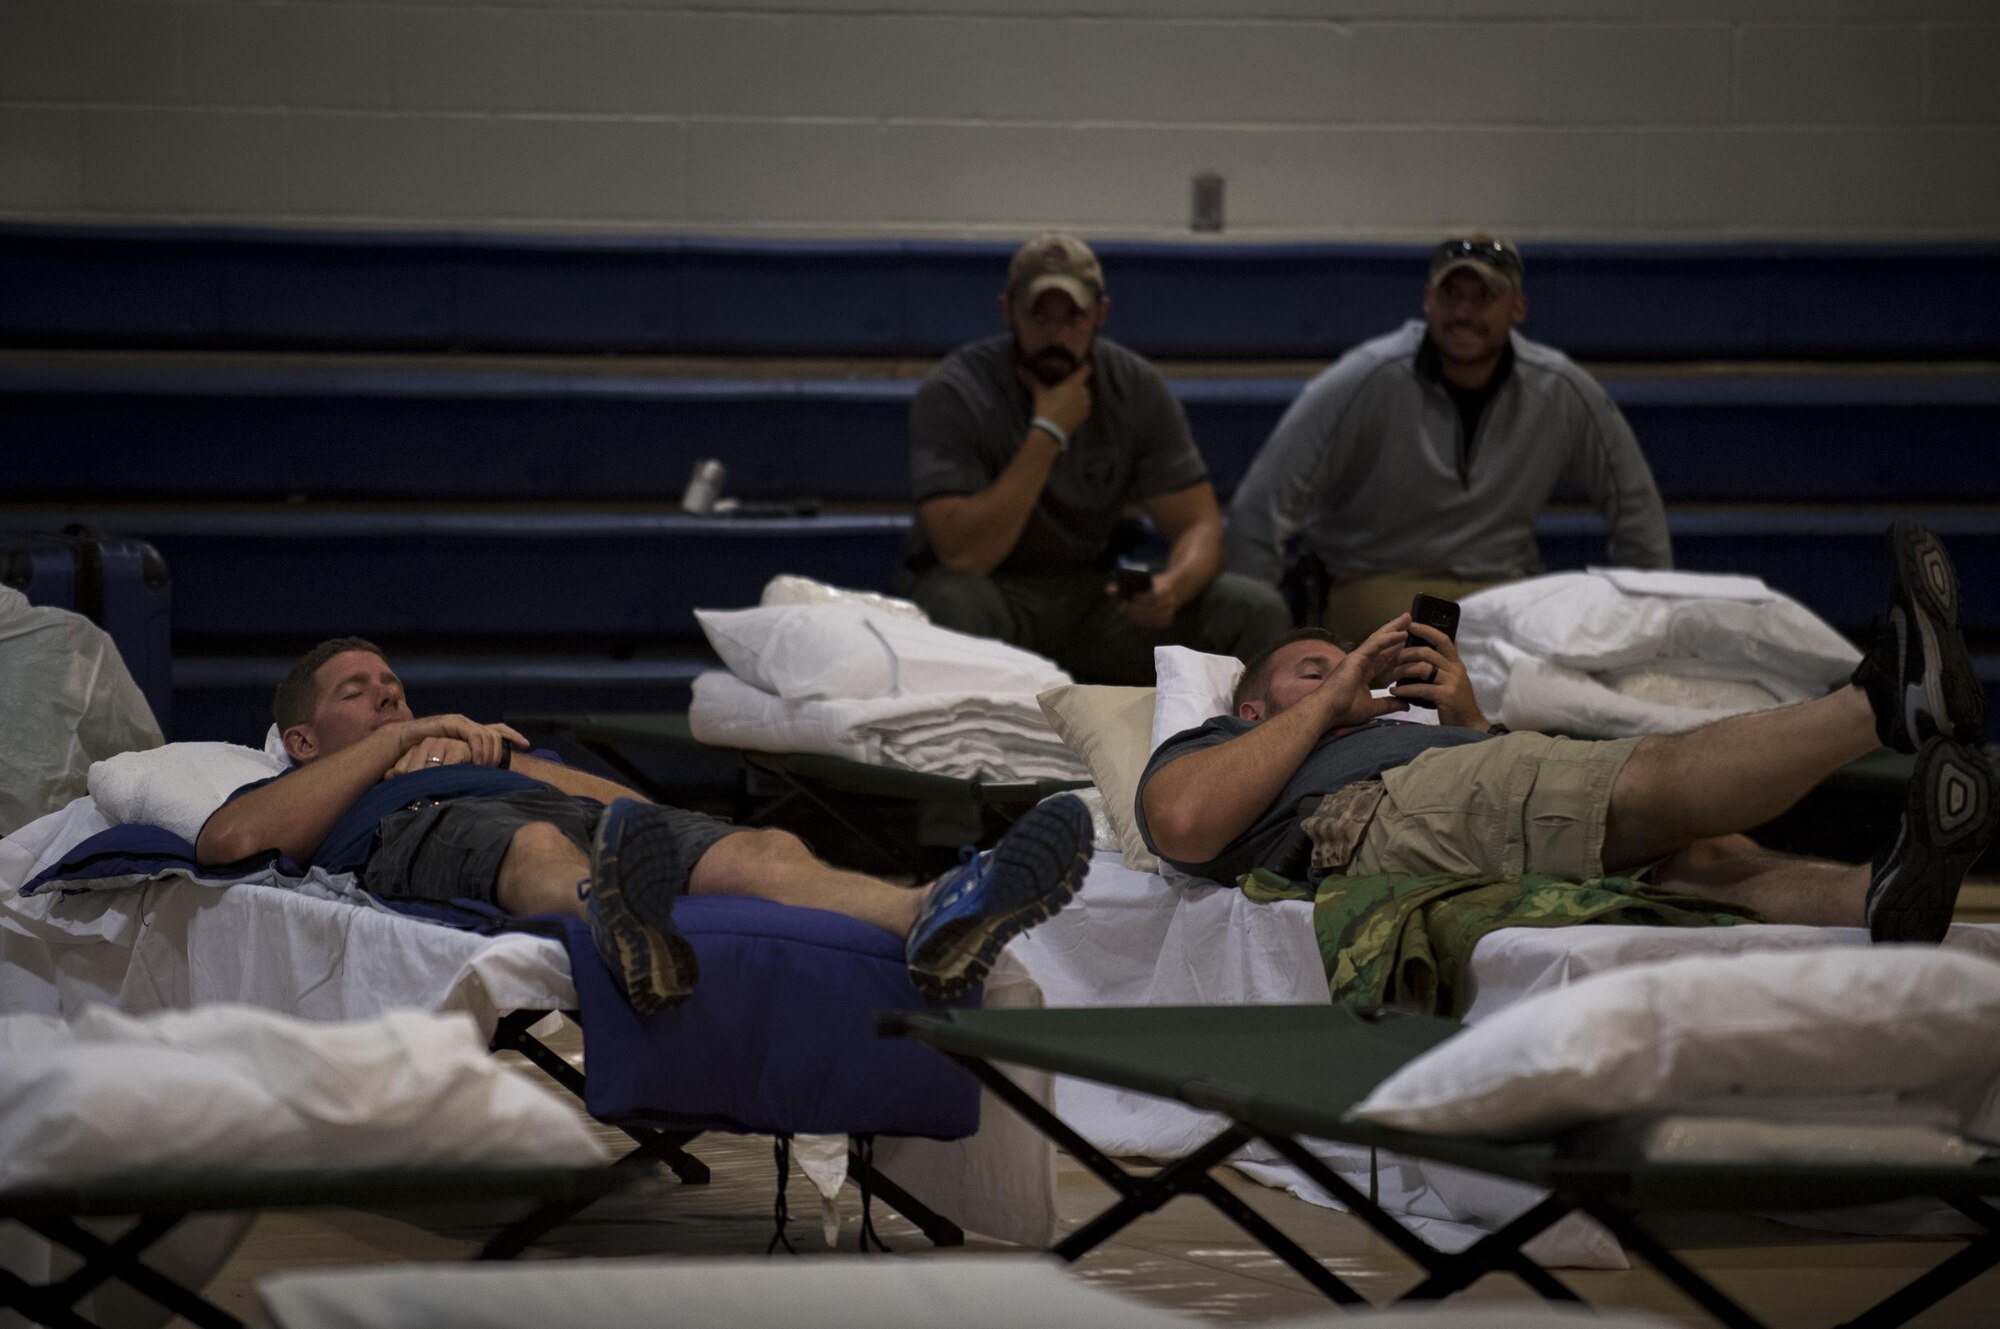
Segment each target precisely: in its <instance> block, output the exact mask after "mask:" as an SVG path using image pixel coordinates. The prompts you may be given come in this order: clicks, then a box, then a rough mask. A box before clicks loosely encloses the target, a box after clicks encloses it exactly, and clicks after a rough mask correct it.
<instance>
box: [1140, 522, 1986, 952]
mask: <svg viewBox="0 0 2000 1329" xmlns="http://www.w3.org/2000/svg"><path fill="white" fill-rule="evenodd" d="M1889 561H1890V567H1891V579H1892V600H1891V604H1890V608H1889V620H1890V622H1891V623H1892V624H1893V626H1894V631H1893V632H1892V633H1889V634H1886V635H1885V636H1884V637H1883V639H1882V640H1881V641H1880V642H1878V643H1877V644H1876V645H1875V646H1874V647H1873V648H1872V649H1871V650H1870V651H1869V652H1868V654H1867V655H1866V656H1864V657H1863V659H1862V661H1861V664H1860V666H1859V667H1858V668H1857V669H1856V670H1855V671H1854V676H1853V680H1852V682H1851V683H1849V684H1848V685H1847V686H1846V687H1843V688H1841V689H1839V690H1838V691H1836V692H1832V693H1830V694H1828V695H1827V696H1824V697H1819V698H1815V699H1814V700H1811V701H1806V702H1801V703H1799V704H1797V705H1795V706H1786V707H1781V708H1779V709H1776V710H1770V711H1760V712H1755V713H1752V714H1749V715H1738V716H1732V717H1730V718H1728V719H1724V720H1718V721H1716V722H1715V723H1713V724H1709V725H1705V726H1703V727H1701V728H1699V729H1694V730H1691V731H1689V732H1687V733H1684V734H1671V735H1649V736H1646V737H1643V738H1633V739H1617V740H1612V741H1607V742H1585V741H1581V740H1576V739H1567V738H1558V737H1553V736H1550V735H1545V734H1529V733H1521V734H1510V733H1506V732H1505V730H1504V729H1502V728H1501V727H1499V726H1496V725H1493V724H1491V723H1489V722H1488V721H1487V719H1486V717H1485V716H1483V715H1481V714H1480V712H1479V707H1478V703H1477V702H1476V701H1475V700H1474V698H1473V693H1472V685H1471V682H1470V681H1469V679H1468V678H1467V676H1466V672H1465V668H1464V666H1463V665H1461V664H1460V663H1459V658H1458V651H1457V648H1456V647H1455V646H1454V645H1453V643H1452V641H1451V640H1450V638H1448V637H1447V636H1445V634H1443V633H1442V632H1439V631H1438V630H1436V629H1435V628H1431V627H1428V626H1426V625H1424V624H1421V623H1412V622H1410V619H1409V615H1407V614H1405V615H1403V616H1401V617H1399V618H1396V619H1395V620H1393V621H1392V622H1390V623H1388V624H1387V625H1385V626H1384V627H1382V628H1381V629H1380V630H1378V631H1377V632H1375V633H1374V634H1373V635H1372V636H1370V637H1369V638H1368V639H1367V640H1366V641H1365V642H1363V643H1362V644H1361V645H1360V646H1358V647H1356V648H1355V649H1354V650H1353V651H1351V652H1347V653H1343V652H1342V651H1341V650H1340V649H1339V648H1338V647H1336V646H1334V645H1333V644H1332V642H1331V640H1330V638H1329V636H1328V634H1327V633H1325V632H1322V631H1320V630H1318V629H1303V630H1301V631H1300V632H1299V633H1295V634H1294V636H1293V638H1292V639H1291V640H1290V641H1287V642H1286V643H1284V644H1282V645H1280V646H1278V647H1276V648H1274V649H1273V650H1272V651H1270V652H1268V653H1266V654H1265V655H1264V656H1263V657H1262V658H1260V659H1259V660H1258V661H1256V662H1255V663H1253V664H1252V665H1251V666H1250V667H1249V668H1248V669H1247V670H1246V671H1245V672H1244V675H1243V679H1242V681H1241V683H1239V684H1238V686H1237V690H1236V695H1235V698H1234V700H1235V704H1236V714H1234V715H1226V716H1218V717H1216V718H1215V719H1212V720H1210V721H1208V722H1207V723H1206V724H1203V725H1201V726H1199V727H1198V728H1195V729H1191V730H1188V731H1186V732H1185V733H1182V734H1178V735H1176V736H1175V737H1174V738H1172V739H1169V740H1168V741H1167V742H1166V743H1165V744H1163V745H1162V746H1161V747H1160V749H1159V750H1158V751H1157V752H1155V753H1154V754H1153V758H1152V761H1151V762H1150V764H1149V765H1148V766H1147V768H1146V773H1145V776H1144V777H1143V778H1142V780H1141V783H1140V787H1139V795H1138V799H1137V803H1138V808H1137V812H1138V820H1139V826H1140V828H1141V830H1142V832H1143V833H1144V835H1145V838H1146V843H1147V844H1149V845H1150V846H1152V847H1153V849H1154V851H1155V852H1156V853H1158V854H1159V855H1160V857H1161V858H1163V859H1166V860H1168V861H1169V862H1172V863H1174V864H1175V865H1177V866H1179V867H1180V868H1182V869H1183V870H1184V871H1187V872H1189V873H1192V874H1194V875H1196V876H1200V877H1207V878H1210V879H1212V880H1217V881H1225V882H1227V881H1235V880H1236V879H1237V878H1239V877H1240V876H1242V875H1244V874H1246V873H1249V872H1252V871H1253V870H1255V869H1258V868H1267V869H1269V870H1271V871H1273V872H1275V873H1277V874H1279V875H1281V876H1285V877H1290V878H1293V879H1306V878H1308V877H1310V878H1312V879H1321V878H1324V877H1327V876H1341V875H1343V874H1345V875H1347V876H1350V877H1360V876H1369V875H1373V874H1377V873H1381V874H1389V875H1394V876H1422V875H1429V874H1450V875H1464V876H1513V875H1519V874H1523V873H1540V874H1546V875H1548V876H1551V877H1557V878H1562V879H1566V880H1569V881H1576V882H1583V881H1594V880H1596V879H1598V878H1602V877H1604V876H1605V875H1606V874H1607V873H1621V874H1625V875H1628V876H1632V877H1638V876H1641V875H1649V876H1650V879H1651V881H1652V882H1653V883H1654V884H1656V885H1657V886H1658V887H1660V888H1663V889H1666V890H1672V891H1677V892H1679V893H1682V894H1687V895H1698V896H1702V897H1705V898H1709V899H1715V900H1721V901H1725V902H1727V903H1729V904H1731V905H1735V906H1740V907H1742V908H1746V909H1748V910H1751V911H1753V912H1754V913H1756V914H1757V915H1759V916H1760V917H1762V918H1763V919H1764V920H1765V921H1767V922H1773V923H1806V924H1817V925H1823V926H1858V925H1861V924H1863V923H1864V922H1865V923H1866V925H1867V927H1868V929H1869V931H1870V933H1871V935H1872V936H1873V937H1874V939H1875V940H1877V941H1928V942H1935V941H1938V940H1940V939H1941V938H1942V937H1943V936H1944V933H1945V930H1946V928H1947V927H1949V925H1950V922H1951V912H1952V906H1953V903H1954V902H1955V900H1956V899H1957V896H1958V887H1959V882H1960V880H1961V879H1962V878H1963V877H1964V875H1965V873H1966V871H1967V870H1968V869H1969V868H1970V867H1971V865H1972V863H1973V862H1974V861H1975V860H1976V859H1977V858H1978V857H1979V854H1980V852H1981V851H1982V850H1983V849H1984V848H1985V846H1986V844H1987V842H1988V840H1989V839H1991V837H1992V835H1993V831H1994V826H1995V820H1996V810H1995V800H1994V796H1993V793H1994V791H1993V785H1994V774H1993V770H1992V767H1991V766H1990V765H1989V764H1988V762H1987V761H1986V759H1985V758H1984V756H1983V755H1982V754H1981V753H1979V752H1978V751H1977V750H1976V749H1975V748H1974V747H1973V746H1971V745H1973V744H1977V743H1979V742H1980V741H1982V739H1983V738H1984V735H1985V730H1986V706H1985V698H1984V695H1983V693H1982V692H1981V690H1980V686H1979V680H1978V678H1977V676H1976V675H1975V674H1974V672H1973V667H1972V660H1971V657H1970V656H1969V655H1968V653H1967V651H1966V648H1965V642H1964V639H1963V638H1962V637H1961V636H1960V634H1959V631H1958V627H1957V619H1958V580H1957V575H1956V573H1955V572H1954V571H1953V569H1952V565H1951V561H1950V558H1949V557H1948V556H1947V555H1946V553H1945V550H1944V546H1943V545H1942V544H1940V543H1939V542H1938V540H1937V537H1936V536H1934V535H1932V534H1931V533H1930V532H1929V531H1927V530H1925V529H1924V528H1923V527H1922V526H1920V525H1918V524H1917V523H1915V522H1912V521H1898V522H1896V523H1895V524H1894V526H1893V527H1891V529H1890V532H1889ZM1406 634H1414V635H1415V636H1416V637H1418V638H1421V639H1422V641H1424V642H1426V643H1428V644H1427V645H1411V646H1406V645H1405V640H1406ZM1384 670H1386V671H1387V672H1388V673H1389V675H1390V676H1391V677H1392V678H1393V679H1394V680H1396V682H1395V688H1396V692H1397V695H1398V696H1401V697H1403V698H1404V699H1405V700H1404V701H1395V700H1390V699H1386V698H1375V697H1371V696H1370V695H1369V684H1370V680H1371V679H1372V678H1373V677H1374V676H1375V675H1376V674H1377V673H1378V672H1379V671H1384ZM1412 698H1414V699H1419V700H1423V701H1429V702H1433V703H1435V704H1436V706H1437V709H1438V718H1439V721H1440V723H1439V724H1437V725H1415V724H1397V723H1390V722H1384V721H1382V720H1380V719H1379V718H1378V717H1380V716H1382V715H1384V714H1386V713H1388V712H1390V711H1393V710H1397V709H1399V708H1401V707H1402V706H1404V705H1405V704H1406V703H1407V700H1408V699H1412ZM1878 739H1879V740H1880V741H1881V742H1882V743H1884V744H1886V745H1888V746H1889V747H1892V748H1894V749H1896V750H1897V751H1900V752H1914V753H1916V754H1917V762H1916V770H1915V774H1914V776H1913V778H1912V780H1911V784H1910V788H1909V792H1908V794H1907V795H1906V800H1905V806H1904V811H1903V815H1902V819H1901V823H1900V825H1899V826H1898V828H1897V831H1896V834H1895V837H1894V838H1893V839H1892V840H1891V841H1890V842H1889V843H1888V844H1887V845H1885V846H1883V848H1882V850H1881V851H1880V852H1879V853H1878V854H1877V855H1876V857H1875V861H1874V863H1873V865H1872V868H1871V867H1862V866H1850V865H1847V864H1840V863H1832V862H1827V861H1821V860H1815V859H1808V858H1798V857H1792V856H1789V855H1783V854H1778V853H1775V852H1771V851H1768V850H1765V849H1761V848H1759V847H1758V846H1757V845H1755V844H1754V843H1753V842H1751V841H1750V840H1749V839H1748V838H1747V837H1745V836H1744V835H1742V834H1741V832H1743V831H1746V830H1748V829H1749V828H1751V827H1754V826H1758V825H1761V824H1763V823H1764V822H1767V821H1769V820H1770V819H1771V818H1773V817H1775V816H1777V815H1778V814H1780V813H1782V812H1784V811H1785V810H1786V809H1788V808H1790V807H1791V806H1792V805H1793V804H1794V803H1796V802H1798V801H1799V800H1800V799H1801V798H1803V797H1804V796H1805V795H1806V794H1807V793H1808V792H1809V791H1810V790H1811V789H1812V788H1813V787H1814V786H1815V785H1817V784H1818V783H1819V782H1820V781H1821V780H1823V779H1824V778H1826V777H1827V776H1828V775H1830V774H1832V773H1833V772H1834V771H1835V770H1838V769H1839V768H1840V767H1841V766H1843V765H1845V764H1846V763H1847V762H1850V761H1852V760H1854V759H1855V758H1857V757H1859V756H1861V755H1863V754H1864V753H1867V752H1869V751H1871V750H1873V749H1874V747H1875V745H1876V742H1877V740H1878Z"/></svg>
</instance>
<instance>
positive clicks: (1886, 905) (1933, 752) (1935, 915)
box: [1868, 738, 2000, 943]
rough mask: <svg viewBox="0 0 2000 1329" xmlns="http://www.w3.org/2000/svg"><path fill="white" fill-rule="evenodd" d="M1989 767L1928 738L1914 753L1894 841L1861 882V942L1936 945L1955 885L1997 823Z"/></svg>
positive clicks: (1972, 753)
mask: <svg viewBox="0 0 2000 1329" xmlns="http://www.w3.org/2000/svg"><path fill="white" fill-rule="evenodd" d="M1994 784H1995V777H1994V771H1993V764H1992V763H1991V762H1989V761H1988V760H1987V759H1986V755H1985V754H1984V753H1982V752H1980V751H1979V750H1978V749H1977V748H1972V747H1967V746H1966V745H1965V744H1963V743H1954V742H1952V741H1951V740H1950V739H1948V738H1933V739H1931V740H1929V741H1928V742H1926V743H1925V744H1924V748H1923V751H1921V752H1919V753H1918V754H1917V767H1916V771H1915V773H1913V774H1912V775H1911V776H1910V790H1909V793H1908V795H1907V796H1906V798H1905V801H1904V804H1903V816H1902V820H1901V821H1899V822H1898V823H1897V825H1896V837H1895V839H1893V840H1891V841H1890V842H1889V843H1888V844H1887V845H1886V846H1884V847H1883V849H1882V851H1881V852H1880V853H1879V854H1877V855H1876V856H1875V867H1874V871H1873V872H1872V873H1871V874H1870V876H1869V879H1868V935H1869V936H1870V937H1871V938H1873V939H1874V940H1876V941H1923V942H1933V943H1935V942H1939V941H1943V940H1944V934H1945V932H1946V930H1947V929H1949V928H1950V927H1951V911H1952V908H1953V906H1954V905H1956V904H1957V902H1958V887H1959V883H1960V882H1962V881H1964V880H1965V874H1966V873H1967V872H1968V871H1970V870H1971V868H1972V865H1973V863H1974V862H1975V861H1977V860H1978V858H1979V855H1980V854H1981V853H1982V852H1984V851H1985V849H1986V845H1987V843H1988V842H1989V841H1990V840H1992V838H1993V830H1994V826H1995V824H1996V823H2000V804H1996V801H1995V799H1994Z"/></svg>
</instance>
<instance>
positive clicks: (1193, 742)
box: [1133, 715, 1492, 884]
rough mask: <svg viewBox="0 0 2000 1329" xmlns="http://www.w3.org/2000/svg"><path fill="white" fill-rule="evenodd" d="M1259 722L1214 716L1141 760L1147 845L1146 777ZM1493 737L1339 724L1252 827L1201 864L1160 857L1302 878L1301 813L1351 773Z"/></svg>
mask: <svg viewBox="0 0 2000 1329" xmlns="http://www.w3.org/2000/svg"><path fill="white" fill-rule="evenodd" d="M1257 723H1258V722H1257V721H1255V720H1239V719H1237V718H1236V717H1235V716H1233V715H1218V716H1216V717H1215V718H1214V719H1213V720H1210V721H1208V722H1207V723H1205V724H1202V725H1199V726H1197V727H1195V728H1193V729H1187V730H1183V731H1182V732H1180V733H1178V734H1175V735H1174V736H1173V737H1172V738H1170V739H1168V740H1167V741H1166V742H1164V743H1162V744H1160V747H1159V750H1158V751H1156V752H1155V753H1153V759H1152V760H1151V761H1149V762H1147V763H1146V773H1145V774H1144V775H1142V776H1140V777H1139V792H1138V794H1137V795H1136V796H1135V797H1134V799H1133V801H1134V802H1135V803H1136V804H1137V805H1138V806H1137V807H1136V808H1135V809H1134V812H1135V814H1136V815H1137V817H1138V820H1139V834H1140V836H1141V837H1143V838H1144V839H1145V841H1146V847H1147V848H1148V849H1150V850H1152V851H1153V852H1154V853H1156V854H1160V847H1159V846H1158V845H1156V844H1154V843H1153V836H1152V832H1150V831H1149V830H1147V829H1146V782H1147V781H1149V780H1151V779H1152V778H1153V777H1154V776H1155V775H1156V774H1158V773H1159V771H1160V768H1161V767H1163V766H1165V765H1167V763H1169V762H1172V761H1175V760H1178V759H1179V758H1181V757H1185V756H1187V755H1188V754H1189V753H1191V752H1199V751H1201V750H1202V749H1203V748H1212V747H1219V746H1221V745H1222V744H1224V743H1227V742H1228V741H1229V740H1230V739H1232V738H1240V737H1241V736H1243V735H1244V734H1247V733H1249V732H1250V731H1251V730H1252V729H1255V728H1256V727H1257ZM1490 737H1492V735H1490V734H1487V733H1485V732H1483V731H1482V730H1478V729H1461V728H1459V727H1457V726H1455V725H1441V724H1406V723H1403V722H1402V721H1399V720H1376V721H1373V722H1372V723H1369V724H1365V725H1358V726H1356V727H1355V728H1353V729H1336V730H1334V731H1333V732H1332V733H1330V734H1327V735H1325V736H1324V737H1322V738H1321V739H1320V741H1319V743H1318V744H1317V745H1315V746H1314V748H1313V750H1312V751H1311V752H1309V753H1307V754H1306V759H1305V760H1304V761H1302V762H1300V763H1299V769H1298V770H1297V771H1295V772H1293V773H1292V778H1291V779H1290V780H1287V781H1286V782H1285V787H1284V788H1283V789H1280V790H1279V791H1278V796H1277V798H1275V799H1273V800H1272V801H1271V806H1270V807H1268V808H1265V809H1264V812H1263V815H1261V816H1259V817H1258V818H1257V820H1256V821H1254V822H1252V823H1251V824H1250V827H1249V829H1247V830H1245V831H1244V832H1243V834H1241V835H1239V836H1237V837H1236V838H1235V839H1234V840H1232V841H1231V842H1230V844H1229V847H1228V848H1226V849H1224V850H1223V851H1222V852H1221V853H1219V854H1217V855H1216V856H1215V857H1214V858H1211V859H1210V860H1208V862H1206V863H1183V862H1181V861H1180V860H1179V859H1177V858H1167V856H1166V855H1165V854H1160V857H1161V858H1165V859H1166V860H1167V862H1169V863H1172V864H1173V865H1174V866H1175V867H1177V868H1179V869H1180V870H1181V871H1183V872H1185V873H1187V874H1188V875H1189V876H1194V877H1203V878H1206V879H1207V880H1209V881H1219V882H1223V883H1225V884H1228V883H1233V882H1234V881H1235V880H1236V879H1237V878H1238V877H1240V876H1242V875H1243V874H1244V873H1246V872H1249V871H1251V870H1253V869H1255V868H1269V869H1271V871H1273V872H1276V873H1278V874H1279V875H1281V876H1285V877H1290V878H1291V879H1292V880H1294V881H1304V880H1305V879H1306V869H1307V867H1308V865H1309V864H1310V863H1311V861H1312V843H1311V841H1309V840H1307V839H1306V834H1305V832H1304V831H1302V830H1300V829H1299V819H1300V818H1301V817H1303V816H1305V814H1306V813H1308V812H1310V811H1311V810H1312V809H1313V807H1314V806H1315V805H1317V804H1318V802H1319V800H1320V799H1322V798H1324V797H1326V796H1327V795H1328V794H1331V793H1335V792H1338V791H1339V790H1340V789H1342V788H1344V787H1345V786H1347V785H1350V784H1353V783H1354V782H1355V781H1356V780H1373V779H1374V778H1375V777H1376V776H1378V775H1380V774H1382V772H1384V771H1392V770H1394V769H1396V768H1397V767H1398V766H1407V765H1409V764H1410V763H1411V762H1413V761H1415V760H1416V759H1417V758H1418V757H1420V756H1422V755H1423V754H1424V753H1426V752H1429V751H1430V750H1431V749H1432V748H1456V747H1463V746H1464V745H1465V744H1467V743H1478V742H1481V741H1482V740H1484V739H1487V738H1490Z"/></svg>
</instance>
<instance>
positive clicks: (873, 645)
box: [694, 604, 1070, 701]
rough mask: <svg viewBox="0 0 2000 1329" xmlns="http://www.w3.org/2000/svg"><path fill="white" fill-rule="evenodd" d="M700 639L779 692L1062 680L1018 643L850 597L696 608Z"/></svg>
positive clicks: (1037, 684) (1033, 685)
mask: <svg viewBox="0 0 2000 1329" xmlns="http://www.w3.org/2000/svg"><path fill="white" fill-rule="evenodd" d="M694 616H695V620H696V621H697V622H699V623H700V624H701V630H702V631H703V632H704V633H706V634H707V636H708V641H709V645H711V646H713V647H714V648H715V653H716V654H717V655H719V656H721V657H722V662H723V663H724V664H725V665H727V666H729V671H730V672H731V673H733V674H735V675H736V676H737V677H738V678H740V679H742V680H743V681H744V682H746V683H749V684H750V685H751V686H753V687H757V688H760V689H762V690H763V691H765V692H771V693H775V694H777V695H778V696H780V697H783V698H784V699H785V700H786V701H814V700H821V699H826V698H833V697H847V698H871V697H901V696H937V695H958V696H963V695H965V694H967V693H975V694H976V693H987V694H991V693H1008V694H1018V695H1023V696H1033V695H1034V694H1035V693H1038V692H1042V691H1045V690H1047V689H1049V688H1053V687H1061V686H1062V685H1063V684H1065V683H1067V682H1069V681H1070V679H1069V675H1068V674H1065V673H1064V672H1063V671H1062V670H1060V669H1058V668H1056V666H1055V664H1054V663H1053V662H1052V661H1049V660H1046V659H1044V658H1043V657H1041V656H1039V655H1036V654H1034V653H1033V652H1031V651H1024V650H1022V649H1021V648H1019V647H1018V646H1009V645H1008V644H1007V643H1005V642H999V641H993V640H990V639H988V638H985V637H972V636H967V635H966V634H965V633H962V632H953V631H951V630H949V629H947V628H941V627H937V626H935V625H934V624H930V623H924V622H919V621H917V620H915V619H912V618H909V617H906V616H904V615H902V614H892V613H884V612H882V611H880V610H875V609H869V608H866V607H863V606H858V605H848V604H805V605H772V606H767V607H760V608H756V609H727V610H718V609H697V610H695V615H694Z"/></svg>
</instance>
